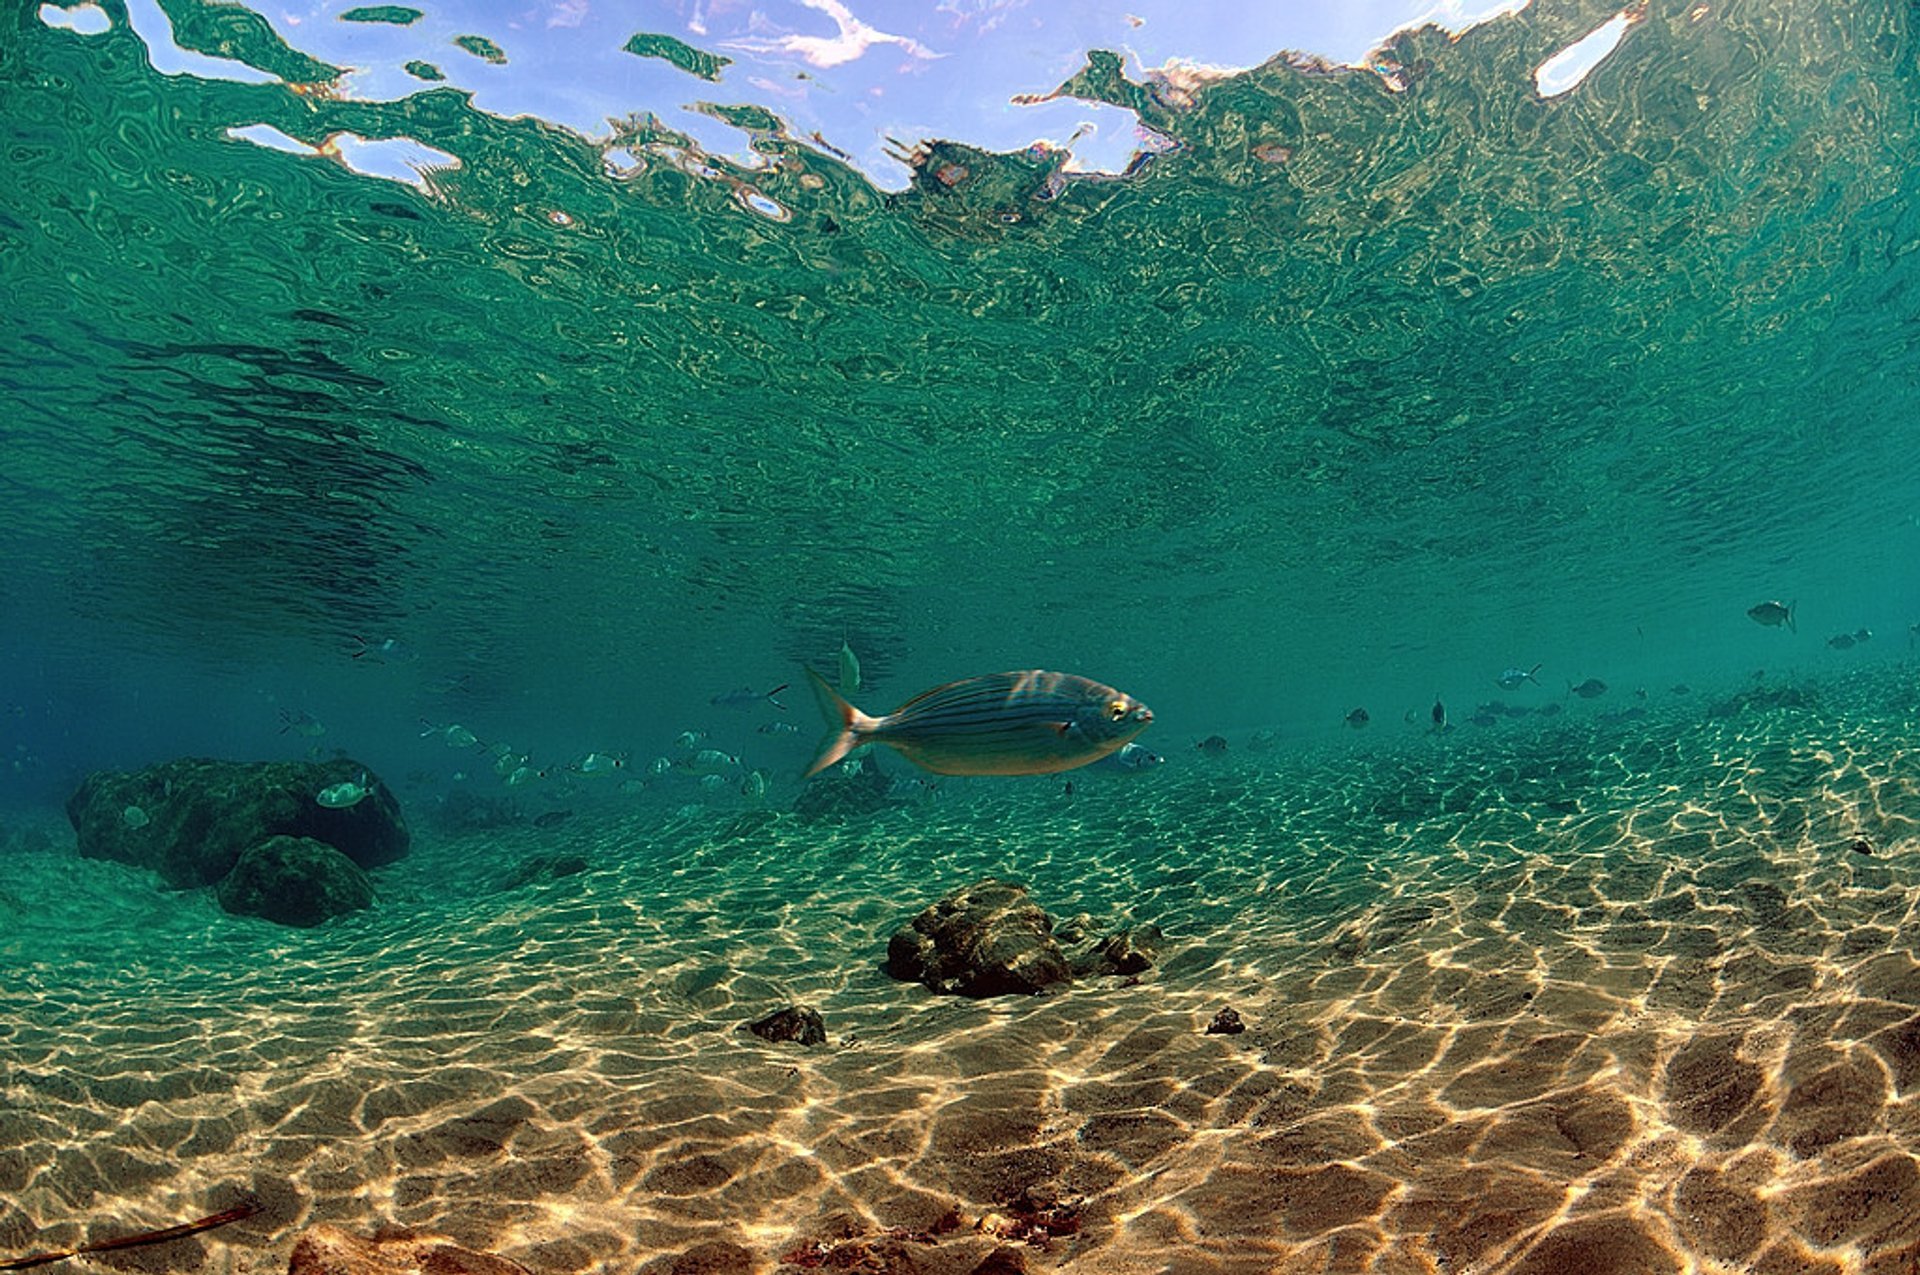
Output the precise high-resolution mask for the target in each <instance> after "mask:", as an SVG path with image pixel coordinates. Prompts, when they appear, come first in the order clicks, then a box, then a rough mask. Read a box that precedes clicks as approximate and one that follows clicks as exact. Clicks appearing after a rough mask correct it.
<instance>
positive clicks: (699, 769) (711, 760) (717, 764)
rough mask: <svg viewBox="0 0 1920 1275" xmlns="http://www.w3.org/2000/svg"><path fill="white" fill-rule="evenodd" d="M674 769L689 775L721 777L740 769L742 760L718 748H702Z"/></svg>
mask: <svg viewBox="0 0 1920 1275" xmlns="http://www.w3.org/2000/svg"><path fill="white" fill-rule="evenodd" d="M674 769H676V770H682V771H685V772H686V773H687V774H689V775H702V776H705V775H719V774H724V773H726V772H728V771H732V770H738V769H740V759H739V758H738V757H734V756H731V755H729V754H727V753H723V752H721V751H720V750H719V749H718V748H702V749H701V750H700V751H699V752H697V753H695V754H694V755H693V756H691V757H687V758H683V759H682V760H680V761H677V762H675V763H674Z"/></svg>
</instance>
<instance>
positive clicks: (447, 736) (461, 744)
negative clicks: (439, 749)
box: [420, 717, 480, 748]
mask: <svg viewBox="0 0 1920 1275" xmlns="http://www.w3.org/2000/svg"><path fill="white" fill-rule="evenodd" d="M420 724H421V725H422V726H424V727H426V729H425V730H423V731H421V732H420V738H422V739H426V738H427V737H429V736H431V735H438V736H439V737H440V738H441V739H442V740H443V741H444V742H445V743H446V745H447V747H448V748H472V747H473V746H474V745H476V744H478V743H479V742H480V740H479V738H478V737H477V736H475V735H474V733H473V732H472V731H470V730H468V729H467V728H466V727H464V726H460V725H452V726H435V725H434V724H433V723H432V722H430V721H428V720H427V719H426V718H424V717H423V718H421V719H420Z"/></svg>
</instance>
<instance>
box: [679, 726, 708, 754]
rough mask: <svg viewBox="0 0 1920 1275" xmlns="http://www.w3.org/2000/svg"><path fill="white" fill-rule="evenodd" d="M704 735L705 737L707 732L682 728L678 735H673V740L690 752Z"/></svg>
mask: <svg viewBox="0 0 1920 1275" xmlns="http://www.w3.org/2000/svg"><path fill="white" fill-rule="evenodd" d="M706 737H707V732H705V731H703V730H683V731H681V732H680V734H679V735H678V736H676V737H675V739H674V741H673V742H674V743H676V744H678V745H680V747H682V748H684V749H686V750H687V751H688V752H692V751H693V750H694V749H696V748H698V747H699V746H700V742H701V741H702V740H704V739H705V738H706Z"/></svg>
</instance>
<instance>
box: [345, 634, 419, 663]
mask: <svg viewBox="0 0 1920 1275" xmlns="http://www.w3.org/2000/svg"><path fill="white" fill-rule="evenodd" d="M348 641H349V642H351V643H352V644H353V645H352V646H351V647H350V648H349V649H348V651H347V658H349V659H354V660H372V661H373V662H374V663H376V664H411V663H413V661H414V659H415V658H416V654H415V652H414V649H413V648H412V647H410V646H408V645H407V644H406V643H405V642H402V641H401V640H400V639H399V638H382V639H380V640H379V641H378V642H369V641H367V639H365V638H363V637H359V636H355V637H352V638H349V639H348Z"/></svg>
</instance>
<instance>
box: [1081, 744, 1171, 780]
mask: <svg viewBox="0 0 1920 1275" xmlns="http://www.w3.org/2000/svg"><path fill="white" fill-rule="evenodd" d="M1166 764H1167V759H1166V758H1164V757H1162V756H1161V755H1160V754H1159V753H1156V752H1154V751H1153V750H1152V749H1151V748H1147V747H1145V746H1144V745H1141V744H1136V743H1133V742H1131V741H1129V742H1127V743H1124V744H1122V745H1120V747H1119V748H1117V749H1115V750H1114V751H1113V752H1110V753H1108V754H1107V755H1106V756H1105V757H1102V758H1101V759H1100V760H1099V761H1097V762H1095V763H1094V765H1096V766H1098V767H1099V768H1100V769H1101V770H1124V771H1134V772H1137V771H1142V770H1152V769H1153V768H1154V767H1156V766H1164V765H1166Z"/></svg>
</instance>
